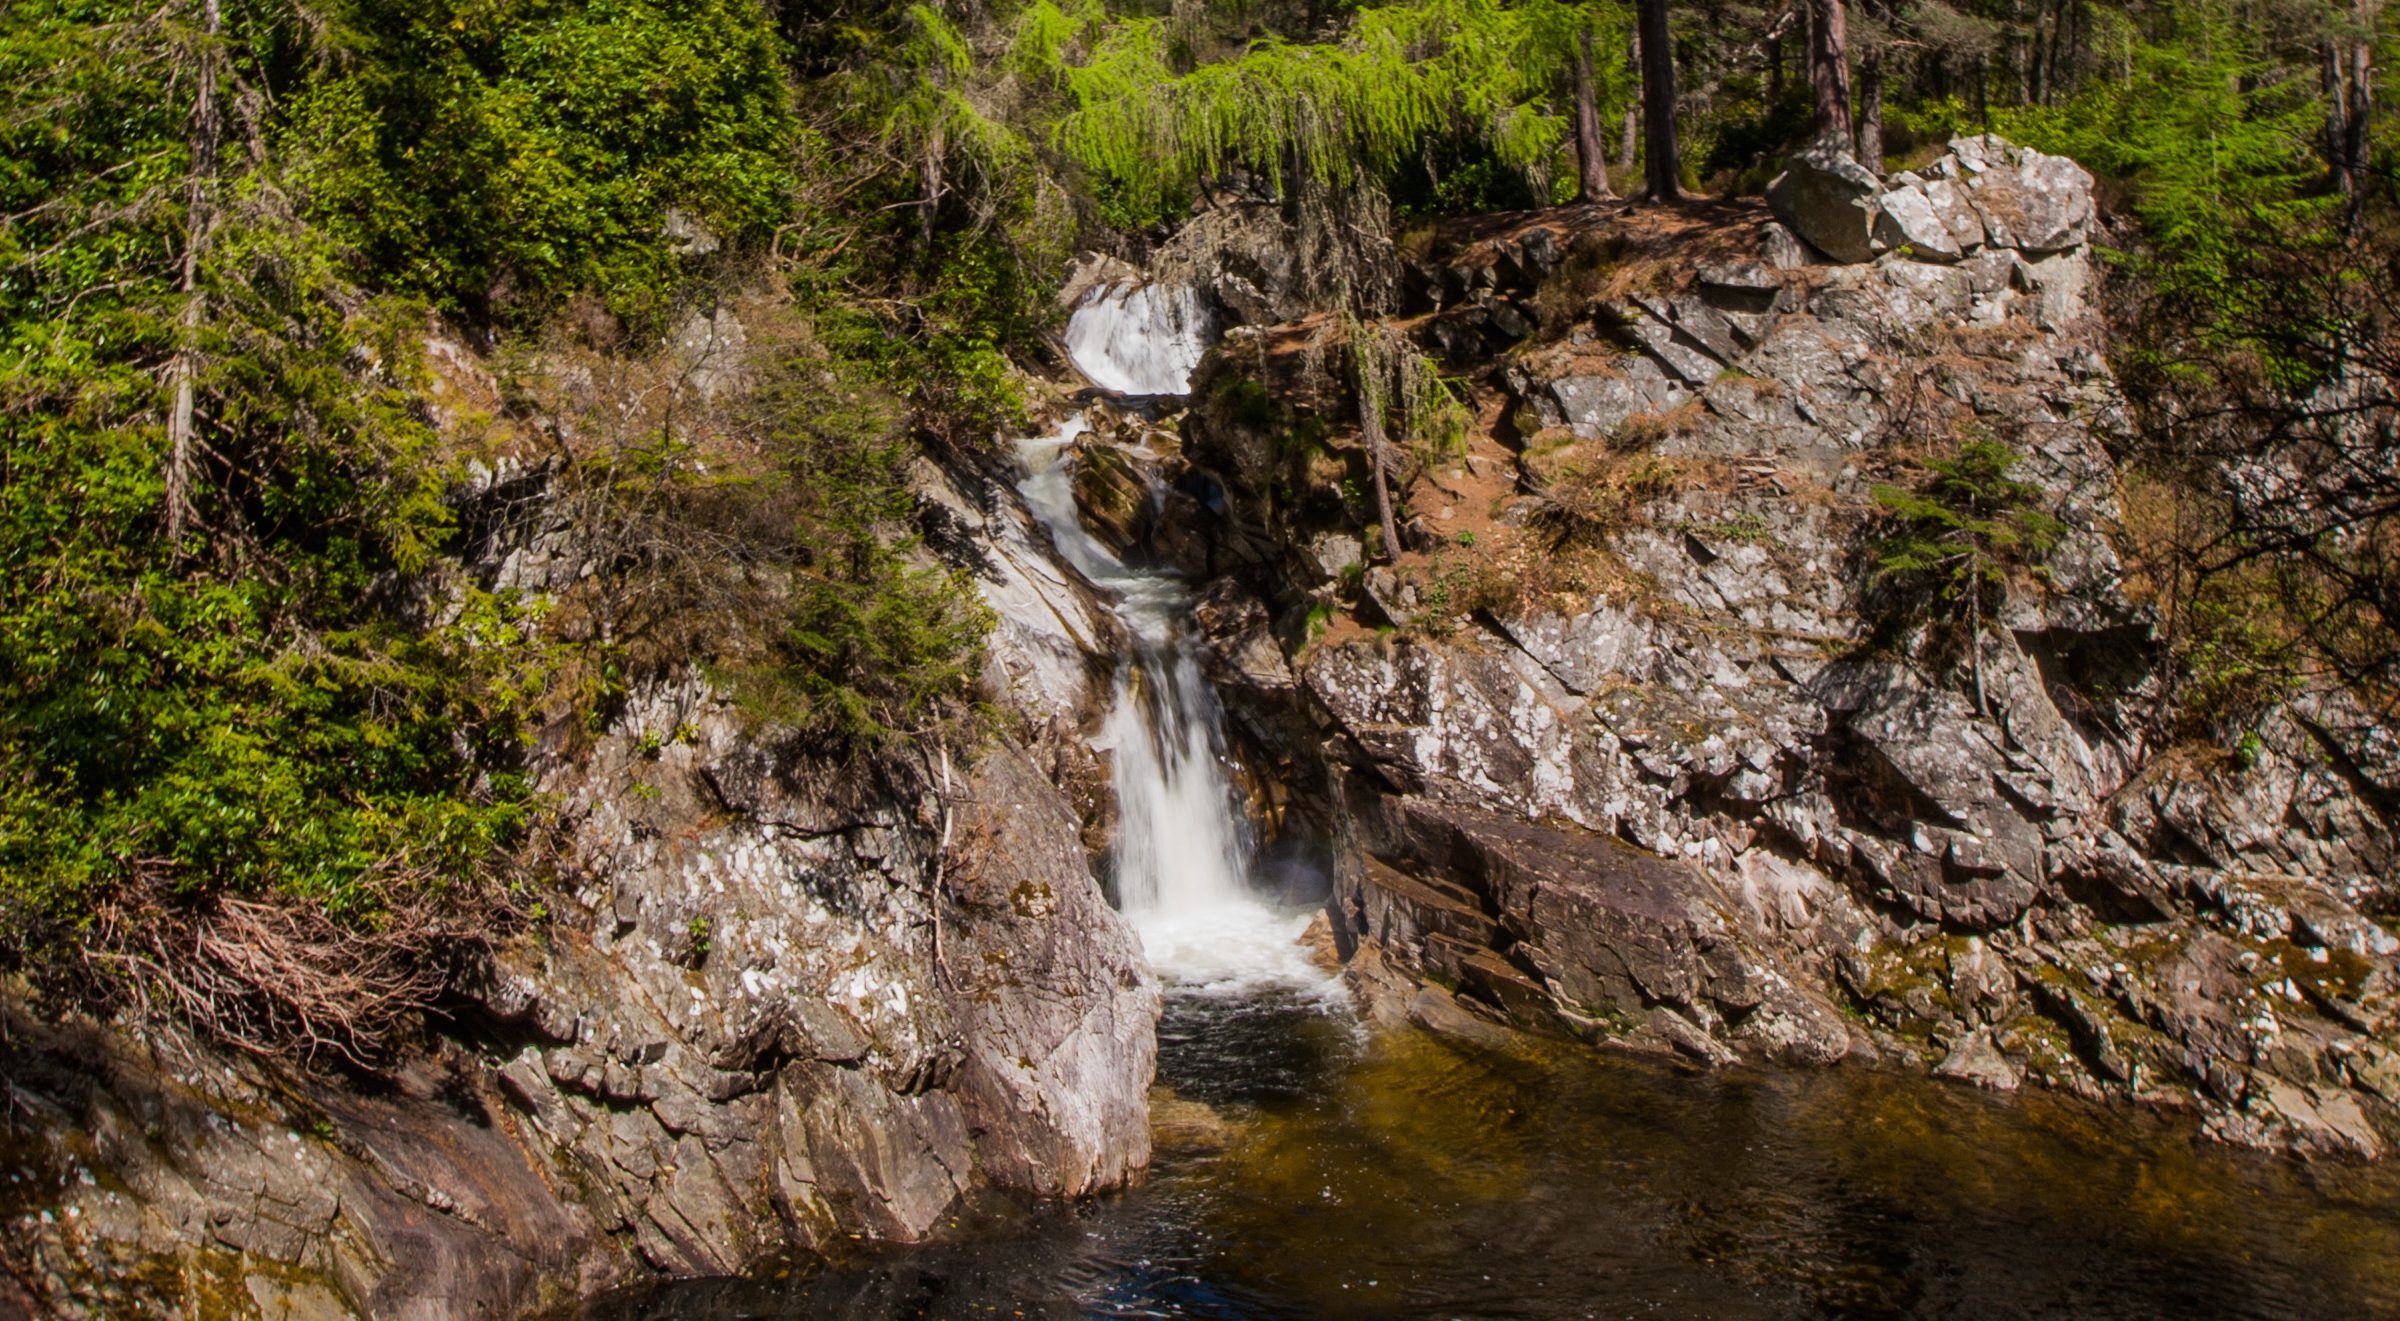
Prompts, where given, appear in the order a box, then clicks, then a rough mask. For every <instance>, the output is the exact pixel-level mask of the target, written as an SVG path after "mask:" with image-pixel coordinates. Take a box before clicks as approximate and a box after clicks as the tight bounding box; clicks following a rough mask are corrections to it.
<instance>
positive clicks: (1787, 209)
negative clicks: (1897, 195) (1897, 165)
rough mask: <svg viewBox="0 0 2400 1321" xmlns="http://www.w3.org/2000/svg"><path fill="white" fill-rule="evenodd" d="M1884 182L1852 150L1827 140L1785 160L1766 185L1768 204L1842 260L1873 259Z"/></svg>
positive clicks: (1794, 228) (1878, 248) (1877, 248)
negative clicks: (1857, 158)
mask: <svg viewBox="0 0 2400 1321" xmlns="http://www.w3.org/2000/svg"><path fill="white" fill-rule="evenodd" d="M1882 195H1883V182H1882V181H1881V180H1880V179H1877V178H1876V177H1875V173H1874V171H1872V170H1869V169H1868V168H1867V167H1865V166H1863V165H1861V164H1859V163H1858V162H1857V161H1855V160H1853V159H1851V157H1850V155H1849V153H1847V152H1844V151H1840V150H1837V149H1835V148H1832V147H1827V146H1823V145H1819V146H1814V147H1810V148H1808V149H1807V150H1805V151H1802V152H1800V153H1799V154H1797V155H1795V156H1793V157H1792V158H1791V159H1790V160H1788V161H1786V162H1784V167H1783V173H1781V174H1779V175H1777V176H1775V181H1774V182H1773V183H1770V184H1768V185H1767V205H1768V206H1771V207H1773V208H1774V209H1775V215H1776V217H1777V218H1778V219H1780V220H1782V221H1783V223H1784V224H1786V225H1788V226H1790V227H1791V229H1792V232H1793V233H1795V234H1798V235H1799V236H1800V237H1801V238H1803V239H1806V240H1807V241H1808V242H1809V243H1810V244H1811V245H1813V246H1814V247H1815V248H1816V249H1817V250H1818V251H1819V252H1822V253H1824V254H1825V255H1826V256H1828V257H1831V258H1833V259H1834V260H1835V261H1837V262H1845V263H1848V262H1862V261H1873V260H1874V259H1875V255H1876V254H1877V253H1878V252H1881V251H1883V246H1882V245H1881V244H1879V243H1878V242H1877V241H1876V236H1875V217H1876V215H1877V213H1878V210H1879V202H1880V199H1881V197H1882Z"/></svg>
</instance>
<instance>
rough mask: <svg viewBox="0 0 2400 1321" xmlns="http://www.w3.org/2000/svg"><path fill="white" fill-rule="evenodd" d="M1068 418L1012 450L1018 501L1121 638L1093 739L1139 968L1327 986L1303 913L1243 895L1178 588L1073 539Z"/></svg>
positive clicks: (1217, 739)
mask: <svg viewBox="0 0 2400 1321" xmlns="http://www.w3.org/2000/svg"><path fill="white" fill-rule="evenodd" d="M1090 430H1091V423H1090V420H1089V419H1088V418H1087V417H1086V416H1085V415H1084V414H1081V413H1077V414H1074V415H1072V416H1070V417H1068V418H1067V419H1066V421H1064V422H1063V423H1061V424H1060V425H1059V427H1058V429H1057V430H1055V431H1053V432H1051V433H1050V434H1048V435H1045V436H1037V437H1033V438H1031V439H1028V440H1025V441H1022V442H1020V443H1019V454H1020V456H1021V458H1022V460H1023V462H1024V465H1025V470H1026V476H1025V479H1024V480H1023V482H1021V483H1020V484H1019V486H1018V490H1019V491H1020V492H1021V493H1022V494H1023V495H1024V497H1025V502H1026V505H1027V506H1028V507H1029V508H1030V509H1031V510H1032V511H1033V513H1034V516H1035V517H1036V518H1037V519H1039V520H1040V521H1041V523H1042V524H1043V525H1044V526H1045V527H1047V528H1048V529H1049V531H1050V534H1051V537H1052V539H1053V540H1054V542H1055V543H1056V544H1057V546H1058V549H1059V553H1060V554H1061V555H1063V556H1064V557H1065V558H1066V559H1067V561H1068V562H1069V563H1071V564H1073V565H1074V566H1075V568H1076V569H1078V570H1079V571H1081V572H1082V573H1083V575H1084V576H1085V577H1086V578H1088V579H1090V580H1091V581H1092V583H1093V585H1095V586H1097V587H1099V588H1100V589H1101V590H1102V591H1104V592H1106V593H1107V594H1108V595H1109V596H1110V597H1111V599H1112V601H1113V608H1114V610H1115V613H1116V616H1117V619H1118V620H1119V621H1120V622H1121V623H1123V624H1124V626H1125V631H1126V634H1127V636H1128V638H1129V647H1128V650H1127V652H1126V654H1125V655H1124V656H1122V657H1120V658H1119V659H1118V663H1117V672H1116V680H1115V684H1114V691H1113V694H1112V696H1111V700H1110V709H1109V713H1108V717H1107V719H1106V720H1105V721H1104V722H1103V724H1102V726H1101V729H1100V732H1099V734H1098V736H1097V737H1096V738H1095V739H1094V740H1093V746H1094V747H1095V749H1097V750H1100V751H1104V752H1108V753H1110V754H1112V761H1113V763H1114V771H1113V777H1112V778H1113V781H1114V788H1115V791H1116V796H1117V809H1118V827H1117V841H1116V849H1115V861H1116V886H1117V895H1118V903H1119V905H1120V906H1121V907H1122V909H1123V910H1124V913H1125V916H1126V918H1127V919H1128V921H1130V922H1131V923H1132V925H1133V928H1134V930H1135V931H1136V932H1138V933H1139V934H1140V935H1141V938H1142V944H1143V947H1144V950H1145V951H1146V952H1147V953H1148V955H1149V957H1150V961H1151V963H1152V965H1153V966H1154V967H1156V968H1157V969H1158V970H1159V972H1160V973H1161V974H1162V975H1163V976H1165V977H1166V978H1167V979H1168V980H1169V981H1170V982H1173V983H1175V984H1176V985H1178V986H1179V987H1181V988H1183V989H1186V990H1197V991H1203V992H1211V993H1226V994H1237V993H1242V992H1246V991H1251V990H1257V989H1263V988H1268V987H1301V986H1319V985H1322V986H1324V987H1326V988H1328V989H1330V988H1331V987H1333V986H1334V985H1335V983H1334V982H1333V981H1332V980H1331V979H1330V978H1328V976H1327V975H1326V974H1325V973H1324V972H1322V971H1320V970H1318V969H1317V968H1315V967H1313V966H1311V965H1310V964H1309V962H1308V961H1307V959H1306V958H1305V957H1304V956H1303V954H1302V951H1301V948H1300V946H1299V944H1298V938H1299V935H1300V931H1301V929H1302V928H1303V927H1304V926H1305V925H1306V924H1307V920H1308V914H1306V913H1300V914H1297V915H1293V914H1285V913H1281V912H1278V911H1276V910H1275V909H1274V908H1273V907H1272V906H1270V905H1268V904H1266V903H1264V902H1262V901H1261V900H1260V899H1259V898H1258V897H1256V896H1255V895H1254V894H1253V893H1252V890H1251V885H1250V877H1249V868H1248V858H1249V855H1250V843H1251V841H1250V832H1249V828H1248V824H1247V822H1246V821H1245V819H1244V817H1243V813H1242V809H1241V803H1240V799H1239V798H1238V797H1237V796H1236V795H1235V793H1234V791H1233V786H1232V783H1231V781H1230V780H1229V778H1228V776H1227V773H1226V764H1227V753H1226V748H1225V735H1224V717H1223V713H1222V712H1221V711H1220V710H1219V709H1218V706H1217V702H1216V698H1215V695H1214V694H1213V693H1211V692H1210V690H1209V686H1208V681H1207V680H1206V678H1205V677H1203V676H1202V674H1201V672H1200V665H1199V661H1198V659H1197V658H1196V657H1195V656H1194V654H1193V652H1192V649H1191V648H1190V647H1189V646H1188V645H1186V642H1185V639H1184V637H1183V635H1182V628H1181V621H1182V618H1183V615H1184V613H1185V610H1186V608H1187V607H1188V606H1189V604H1190V596H1189V593H1188V592H1186V590H1185V588H1184V584H1183V582H1182V580H1181V579H1180V578H1178V577H1176V576H1175V575H1173V574H1171V573H1167V572H1164V571H1159V570H1150V569H1142V568H1136V567H1134V566H1131V565H1128V564H1127V563H1125V562H1124V561H1123V560H1122V559H1119V558H1118V557H1117V556H1116V555H1115V554H1114V553H1112V552H1111V551H1110V550H1109V549H1108V548H1107V547H1106V546H1104V545H1102V544H1101V543H1100V542H1099V541H1098V540H1096V539H1095V538H1094V537H1093V536H1092V535H1091V534H1090V533H1089V532H1087V531H1086V530H1085V529H1084V527H1083V524H1082V521H1081V519H1080V518H1079V516H1078V513H1077V509H1076V505H1075V496H1074V487H1073V482H1072V480H1071V478H1070V470H1071V465H1072V456H1073V452H1074V448H1075V442H1076V441H1077V439H1078V438H1079V437H1082V436H1084V435H1085V434H1086V433H1088V432H1089V431H1090Z"/></svg>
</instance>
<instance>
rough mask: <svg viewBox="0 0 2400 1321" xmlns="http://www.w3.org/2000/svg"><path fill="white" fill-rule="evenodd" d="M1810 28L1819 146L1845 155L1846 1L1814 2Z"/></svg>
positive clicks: (1847, 112) (1811, 77)
mask: <svg viewBox="0 0 2400 1321" xmlns="http://www.w3.org/2000/svg"><path fill="white" fill-rule="evenodd" d="M1813 5H1814V11H1813V14H1812V18H1813V20H1814V21H1812V22H1811V23H1810V24H1809V25H1808V41H1809V60H1808V81H1809V88H1810V90H1811V91H1812V92H1813V93H1814V94H1815V97H1816V104H1817V114H1816V129H1817V143H1818V145H1820V146H1824V147H1830V148H1832V149H1833V150H1835V151H1839V152H1841V153H1843V154H1844V155H1847V154H1849V152H1850V151H1851V141H1852V139H1853V137H1854V135H1853V134H1852V132H1851V130H1850V32H1849V26H1850V25H1849V20H1848V14H1847V8H1848V7H1847V6H1846V5H1845V4H1844V3H1843V0H1813Z"/></svg>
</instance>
